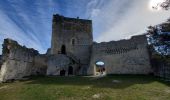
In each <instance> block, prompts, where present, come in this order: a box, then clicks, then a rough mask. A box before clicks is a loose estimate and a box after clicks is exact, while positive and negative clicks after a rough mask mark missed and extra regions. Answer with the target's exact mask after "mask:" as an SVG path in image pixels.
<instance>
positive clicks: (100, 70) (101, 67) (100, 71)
mask: <svg viewBox="0 0 170 100" xmlns="http://www.w3.org/2000/svg"><path fill="white" fill-rule="evenodd" d="M95 66H96V75H106V69H105V63H104V62H103V61H97V62H96V64H95Z"/></svg>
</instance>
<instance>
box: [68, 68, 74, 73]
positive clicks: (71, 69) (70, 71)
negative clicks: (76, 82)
mask: <svg viewBox="0 0 170 100" xmlns="http://www.w3.org/2000/svg"><path fill="white" fill-rule="evenodd" d="M68 75H73V67H72V66H69V68H68Z"/></svg>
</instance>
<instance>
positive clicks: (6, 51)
mask: <svg viewBox="0 0 170 100" xmlns="http://www.w3.org/2000/svg"><path fill="white" fill-rule="evenodd" d="M2 53H3V54H2V59H3V63H2V66H1V70H0V81H1V82H5V81H7V80H13V79H21V78H23V77H24V76H29V75H35V74H39V72H40V71H39V68H38V67H37V65H35V64H36V63H35V58H36V56H38V55H39V53H38V51H36V50H34V49H28V48H26V47H25V46H21V45H19V44H18V43H17V42H16V41H13V40H11V39H5V40H4V44H3V51H2Z"/></svg>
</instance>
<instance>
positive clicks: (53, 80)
mask: <svg viewBox="0 0 170 100" xmlns="http://www.w3.org/2000/svg"><path fill="white" fill-rule="evenodd" d="M152 82H161V83H164V84H165V85H168V86H170V82H169V83H168V82H163V81H161V80H160V79H159V78H157V77H154V76H145V75H111V76H107V77H90V76H89V77H88V76H87V77H80V76H75V77H56V76H44V77H40V76H36V77H34V76H33V77H31V80H30V81H29V82H28V83H27V84H43V85H51V84H52V85H73V86H74V85H75V86H90V87H91V88H113V89H124V88H127V87H130V86H132V85H135V84H148V83H152Z"/></svg>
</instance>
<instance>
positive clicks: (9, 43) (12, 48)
mask: <svg viewBox="0 0 170 100" xmlns="http://www.w3.org/2000/svg"><path fill="white" fill-rule="evenodd" d="M16 51H19V52H18V53H22V52H23V53H27V54H30V55H38V54H39V52H38V51H37V50H34V49H33V48H27V47H26V46H21V45H20V44H18V42H17V41H14V40H12V39H9V38H8V39H4V43H3V49H2V54H3V56H5V55H6V54H11V53H14V52H15V53H17V52H16ZM20 55H21V54H20Z"/></svg>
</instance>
